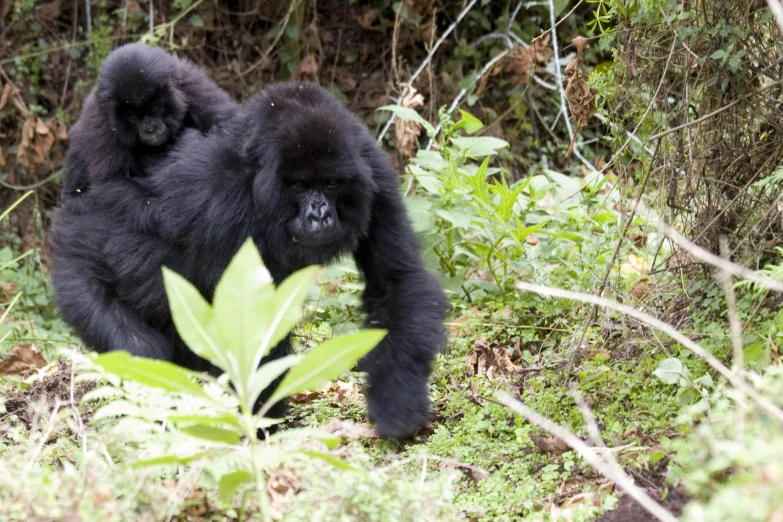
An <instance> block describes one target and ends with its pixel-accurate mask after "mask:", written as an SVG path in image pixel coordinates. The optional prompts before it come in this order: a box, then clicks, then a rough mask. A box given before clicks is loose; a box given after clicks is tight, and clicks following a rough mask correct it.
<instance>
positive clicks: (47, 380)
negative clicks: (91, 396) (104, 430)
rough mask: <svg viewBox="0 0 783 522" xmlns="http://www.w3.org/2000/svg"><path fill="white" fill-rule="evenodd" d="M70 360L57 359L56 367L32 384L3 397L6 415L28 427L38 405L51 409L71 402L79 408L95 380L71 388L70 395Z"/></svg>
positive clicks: (85, 413)
mask: <svg viewBox="0 0 783 522" xmlns="http://www.w3.org/2000/svg"><path fill="white" fill-rule="evenodd" d="M71 376H72V373H71V363H70V362H69V361H60V362H59V363H58V367H57V370H56V371H54V372H52V373H51V374H49V375H46V376H45V377H44V378H43V379H41V380H40V381H38V382H36V383H35V384H33V385H31V386H29V387H28V388H25V389H24V390H22V391H21V392H19V393H9V394H8V395H7V396H6V398H5V411H6V413H5V417H6V418H8V417H9V416H11V415H16V416H17V418H18V419H19V422H21V423H22V424H24V426H25V428H27V429H30V428H31V427H32V425H33V423H34V419H35V418H36V416H37V413H36V411H37V410H38V407H39V406H40V404H42V403H43V404H46V406H47V407H48V408H50V409H52V408H54V406H55V404H58V403H59V404H60V405H70V404H72V403H73V404H74V405H76V407H77V408H78V405H79V401H80V400H81V398H82V397H83V396H84V394H85V393H87V392H88V391H90V390H92V389H93V388H94V387H95V384H94V383H91V382H85V383H80V384H77V385H75V386H74V387H73V397H71ZM80 413H81V415H82V418H83V419H86V418H87V417H88V416H89V415H88V412H87V411H81V410H80Z"/></svg>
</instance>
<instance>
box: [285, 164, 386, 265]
mask: <svg viewBox="0 0 783 522" xmlns="http://www.w3.org/2000/svg"><path fill="white" fill-rule="evenodd" d="M324 152H327V151H324ZM337 152H348V151H339V150H338V151H337ZM311 153H312V151H311ZM341 156H342V157H341ZM303 159H304V158H303ZM307 159H308V160H310V161H307V162H303V161H298V160H297V161H292V162H290V161H289V162H284V163H283V164H281V167H280V169H279V170H278V175H279V184H278V187H279V189H280V196H281V198H282V199H283V200H284V201H285V202H286V204H285V205H284V206H283V205H281V206H280V207H279V208H280V209H282V208H285V209H287V215H285V216H281V218H282V219H281V220H280V221H278V222H279V223H280V225H281V226H282V227H283V228H284V232H283V234H284V235H285V237H286V245H287V247H286V248H287V249H288V250H289V252H290V254H291V258H290V259H292V261H293V260H294V259H296V261H293V263H294V264H297V265H298V264H327V263H329V262H331V261H333V260H334V258H335V257H337V256H339V255H340V254H343V253H350V252H352V251H353V250H354V249H355V248H356V245H357V244H358V242H359V240H360V239H361V238H362V237H364V235H365V234H366V232H367V228H368V226H369V222H370V206H371V202H372V193H373V189H372V187H373V183H372V178H371V175H370V172H369V168H368V167H367V166H366V165H364V164H363V162H361V161H357V160H358V159H359V158H354V157H351V156H350V155H349V154H342V155H336V154H330V153H328V152H327V154H324V155H321V156H316V157H314V156H313V155H312V154H310V155H309V158H307Z"/></svg>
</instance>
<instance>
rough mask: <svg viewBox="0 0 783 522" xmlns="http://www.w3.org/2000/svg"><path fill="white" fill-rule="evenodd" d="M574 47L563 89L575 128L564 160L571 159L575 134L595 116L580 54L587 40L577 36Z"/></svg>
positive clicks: (566, 69)
mask: <svg viewBox="0 0 783 522" xmlns="http://www.w3.org/2000/svg"><path fill="white" fill-rule="evenodd" d="M573 43H574V47H576V59H575V60H573V61H572V62H570V63H569V64H568V65H566V67H565V70H564V72H565V74H566V75H570V78H569V79H568V85H566V88H565V95H566V100H568V109H569V110H570V111H571V115H572V116H573V117H574V121H575V122H576V126H575V129H574V135H573V137H572V138H571V143H570V145H568V151H567V152H566V155H565V159H568V158H570V157H571V151H572V150H573V148H574V141H575V140H576V133H577V132H579V131H580V130H582V129H583V128H585V127H587V121H588V120H589V119H590V118H592V117H593V114H595V104H594V103H593V93H592V92H591V90H590V86H589V85H588V84H587V76H588V73H587V69H585V66H584V61H583V58H582V52H583V51H584V48H585V47H586V46H587V38H584V37H582V36H577V37H576V38H574V40H573Z"/></svg>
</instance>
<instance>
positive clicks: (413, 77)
mask: <svg viewBox="0 0 783 522" xmlns="http://www.w3.org/2000/svg"><path fill="white" fill-rule="evenodd" d="M477 1H478V0H470V2H469V3H468V5H466V6H465V8H464V9H463V10H462V11H460V13H459V14H458V15H457V19H456V20H454V22H453V23H452V24H451V25H450V26H449V27H448V28H447V29H446V30H445V31H444V32H443V34H442V35H441V36H440V38H438V41H437V42H435V45H433V46H432V49H430V52H429V54H428V55H427V58H425V59H424V61H423V62H422V63H421V65H419V68H418V69H416V70H415V71H414V72H413V74H412V75H411V77H410V78H409V79H408V82H407V83H408V85H413V82H414V80H416V78H418V77H419V75H420V74H421V73H422V71H423V70H424V69H425V68H426V67H427V64H429V63H430V60H432V57H433V56H434V55H435V51H437V50H438V47H440V44H442V43H443V41H444V40H446V38H447V37H448V36H449V35H450V34H451V32H452V31H453V30H454V28H455V27H457V24H458V23H460V21H462V19H463V18H464V17H465V15H466V14H468V12H469V11H470V10H471V9H472V8H473V5H474V4H475V3H476V2H477ZM407 93H408V88H407V87H406V88H405V89H403V91H402V93H401V94H400V98H399V99H400V100H402V98H403V97H405V95H406V94H407ZM394 118H395V116H394V114H393V113H392V115H391V116H389V119H388V120H387V121H386V125H384V126H383V129H382V130H381V132H380V134H378V143H380V142H381V140H382V139H383V137H384V136H385V135H386V132H387V131H388V130H389V127H391V125H392V123H394Z"/></svg>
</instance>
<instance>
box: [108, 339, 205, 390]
mask: <svg viewBox="0 0 783 522" xmlns="http://www.w3.org/2000/svg"><path fill="white" fill-rule="evenodd" d="M95 363H96V364H98V365H99V366H101V367H103V368H104V369H105V370H106V371H107V372H110V373H113V374H115V375H117V376H119V377H121V378H123V379H129V380H131V381H136V382H140V383H141V384H146V385H147V386H152V387H154V388H161V389H164V390H167V391H173V392H180V393H188V394H191V395H199V396H201V397H206V398H209V399H211V397H210V396H209V395H207V393H206V392H205V391H204V389H203V388H202V387H201V386H199V385H198V384H197V383H195V382H193V380H192V379H191V377H192V376H194V375H195V374H194V373H193V372H191V371H189V370H185V369H183V368H180V367H179V366H177V365H176V364H172V363H170V362H167V361H156V360H154V359H145V358H144V357H133V356H131V355H130V354H129V353H128V352H121V351H114V352H108V353H104V354H101V355H99V356H98V357H96V358H95Z"/></svg>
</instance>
